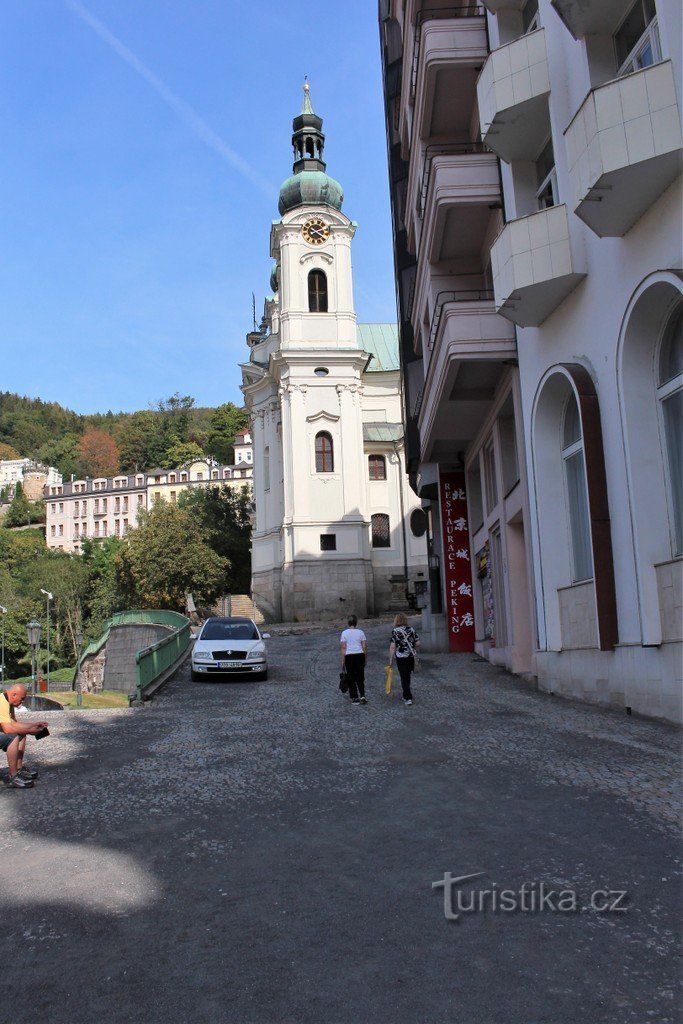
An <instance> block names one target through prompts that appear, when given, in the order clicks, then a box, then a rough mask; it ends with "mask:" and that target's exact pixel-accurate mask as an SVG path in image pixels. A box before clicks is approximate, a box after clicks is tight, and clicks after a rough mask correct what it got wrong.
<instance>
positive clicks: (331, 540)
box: [320, 533, 337, 551]
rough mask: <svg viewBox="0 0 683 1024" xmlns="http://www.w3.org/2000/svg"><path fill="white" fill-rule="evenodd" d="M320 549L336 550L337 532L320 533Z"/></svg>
mask: <svg viewBox="0 0 683 1024" xmlns="http://www.w3.org/2000/svg"><path fill="white" fill-rule="evenodd" d="M320 550H321V551H336V550H337V534H336V533H321V534H320Z"/></svg>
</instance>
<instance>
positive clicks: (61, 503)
mask: <svg viewBox="0 0 683 1024" xmlns="http://www.w3.org/2000/svg"><path fill="white" fill-rule="evenodd" d="M59 511H60V513H61V512H63V511H64V502H63V501H60V503H59Z"/></svg>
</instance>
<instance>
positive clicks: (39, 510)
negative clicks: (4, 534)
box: [2, 482, 45, 527]
mask: <svg viewBox="0 0 683 1024" xmlns="http://www.w3.org/2000/svg"><path fill="white" fill-rule="evenodd" d="M44 521H45V505H44V503H43V502H42V501H29V500H28V498H27V497H26V495H25V494H24V489H23V487H22V486H21V482H18V483H17V485H16V487H15V491H14V498H13V500H12V502H11V504H10V506H9V508H8V509H7V512H6V513H5V518H4V519H3V521H2V525H3V526H5V527H11V526H31V525H32V524H33V523H42V522H44Z"/></svg>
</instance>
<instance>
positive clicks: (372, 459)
mask: <svg viewBox="0 0 683 1024" xmlns="http://www.w3.org/2000/svg"><path fill="white" fill-rule="evenodd" d="M368 473H369V476H370V479H371V480H386V478H387V464H386V460H385V458H384V456H383V455H368Z"/></svg>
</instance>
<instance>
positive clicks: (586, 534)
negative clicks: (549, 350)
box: [562, 390, 593, 583]
mask: <svg viewBox="0 0 683 1024" xmlns="http://www.w3.org/2000/svg"><path fill="white" fill-rule="evenodd" d="M562 433H563V438H562V460H563V462H564V479H565V486H566V489H567V508H568V510H569V531H570V534H571V551H572V578H573V580H574V582H575V583H577V582H578V581H579V580H588V579H591V577H592V576H593V559H592V556H591V537H590V517H589V514H588V492H587V489H586V464H585V461H584V456H583V437H582V434H581V416H580V414H579V406H578V403H577V401H576V395H575V394H574V391H573V390H572V391H571V393H570V395H569V398H568V399H567V404H566V406H565V409H564V424H563V430H562Z"/></svg>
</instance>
